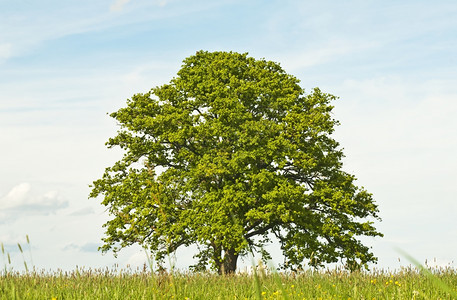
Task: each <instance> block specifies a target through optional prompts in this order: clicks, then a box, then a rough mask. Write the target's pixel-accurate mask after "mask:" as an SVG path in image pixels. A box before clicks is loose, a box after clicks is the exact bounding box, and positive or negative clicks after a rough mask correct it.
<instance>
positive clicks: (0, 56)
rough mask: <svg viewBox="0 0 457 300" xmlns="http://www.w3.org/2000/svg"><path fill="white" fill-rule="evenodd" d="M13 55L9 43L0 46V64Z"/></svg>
mask: <svg viewBox="0 0 457 300" xmlns="http://www.w3.org/2000/svg"><path fill="white" fill-rule="evenodd" d="M12 54H13V46H12V45H11V44H10V43H3V44H0V63H2V62H3V61H4V60H7V59H8V58H10V57H11V55H12Z"/></svg>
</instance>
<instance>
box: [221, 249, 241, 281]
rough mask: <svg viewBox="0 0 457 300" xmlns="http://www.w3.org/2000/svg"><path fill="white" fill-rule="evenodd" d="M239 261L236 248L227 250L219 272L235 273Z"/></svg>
mask: <svg viewBox="0 0 457 300" xmlns="http://www.w3.org/2000/svg"><path fill="white" fill-rule="evenodd" d="M237 261H238V253H236V252H235V250H234V249H227V250H225V254H224V259H223V260H222V262H221V267H220V270H219V274H222V273H224V274H226V275H227V274H233V273H235V271H236V263H237Z"/></svg>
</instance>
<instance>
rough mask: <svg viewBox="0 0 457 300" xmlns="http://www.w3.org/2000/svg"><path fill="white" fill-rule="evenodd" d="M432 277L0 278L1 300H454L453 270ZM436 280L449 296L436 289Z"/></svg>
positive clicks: (84, 274) (115, 274)
mask: <svg viewBox="0 0 457 300" xmlns="http://www.w3.org/2000/svg"><path fill="white" fill-rule="evenodd" d="M431 271H432V273H433V274H434V275H433V277H430V276H428V275H427V274H424V273H422V272H420V270H418V269H413V268H409V269H402V270H401V271H398V272H396V273H389V272H386V271H373V272H369V273H368V272H365V273H352V274H351V273H347V272H344V271H337V270H336V271H328V272H311V271H309V272H304V273H300V274H287V275H286V274H281V273H276V274H275V273H273V274H262V273H260V274H258V277H257V279H258V281H256V279H255V277H254V276H253V275H246V274H245V275H232V276H217V275H214V274H198V273H194V274H186V273H175V274H174V275H173V276H172V275H170V274H151V273H149V272H132V271H120V272H119V271H110V270H78V271H74V272H71V273H66V272H56V273H52V274H50V273H45V272H42V273H37V272H28V273H22V274H21V273H17V272H8V273H7V274H4V273H3V274H2V276H0V299H258V298H259V297H260V298H261V299H457V298H456V297H455V296H453V294H454V295H455V293H456V292H457V272H456V270H455V269H450V268H447V269H434V270H431ZM436 280H439V281H440V282H441V283H443V284H445V285H446V286H448V287H451V290H446V289H442V288H440V287H439V286H437V284H436ZM256 282H258V284H257V283H256ZM258 291H260V293H259V292H258ZM259 294H260V295H259Z"/></svg>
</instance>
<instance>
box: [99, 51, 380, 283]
mask: <svg viewBox="0 0 457 300" xmlns="http://www.w3.org/2000/svg"><path fill="white" fill-rule="evenodd" d="M335 99H336V97H335V96H332V95H330V94H326V93H323V92H322V91H321V90H319V89H318V88H315V89H314V90H312V91H311V92H310V93H305V91H304V89H302V88H301V87H300V85H299V80H298V79H297V78H296V77H294V76H292V75H289V74H287V73H286V72H285V71H284V70H283V69H282V68H281V67H280V65H279V64H278V63H275V62H271V61H267V60H265V59H260V60H256V59H254V58H252V57H249V56H248V55H247V54H239V53H234V52H206V51H199V52H197V53H196V54H195V55H192V56H190V57H188V58H186V59H185V60H184V61H183V65H182V68H181V69H180V70H179V72H178V73H177V76H176V77H175V78H173V79H172V80H171V81H170V83H168V84H165V85H162V86H158V87H155V88H153V89H151V91H150V92H148V93H145V94H136V95H134V96H133V97H132V98H131V99H129V100H128V101H127V105H126V107H124V108H121V109H119V110H118V111H117V112H114V113H112V114H111V116H112V117H113V118H115V119H116V120H117V121H118V123H119V125H120V129H119V131H118V133H117V135H116V136H115V137H113V138H110V139H109V141H108V142H107V146H108V147H110V148H111V147H116V146H118V147H120V148H122V149H123V150H124V156H123V157H122V158H121V159H120V160H119V161H118V162H116V163H115V164H114V165H113V166H111V167H108V168H107V169H106V170H105V172H104V174H103V177H102V178H101V179H99V180H96V181H94V183H93V185H92V192H91V194H90V197H93V198H95V197H97V196H102V198H103V200H102V204H103V205H105V206H106V207H107V209H108V211H109V213H110V214H111V215H112V219H110V220H109V221H108V222H107V223H106V224H105V225H104V227H105V228H106V236H105V237H104V238H103V241H104V245H103V246H102V247H101V249H102V250H103V251H108V250H113V251H115V252H117V251H119V250H120V249H122V248H123V247H126V246H129V245H132V244H140V245H142V246H145V247H147V248H148V249H149V250H150V251H151V252H152V253H153V254H154V256H155V258H156V259H157V260H159V261H161V260H162V259H163V258H164V256H166V255H167V253H170V252H173V251H176V250H177V249H178V248H179V247H185V246H190V245H197V246H198V249H199V251H198V253H197V254H196V256H195V258H196V259H197V263H196V265H195V267H196V268H204V267H205V266H208V265H210V266H211V267H212V268H213V269H214V270H216V271H218V273H219V274H222V273H230V272H234V271H235V270H236V265H237V260H238V258H239V257H240V256H244V255H246V254H248V253H249V252H251V251H256V252H258V253H261V254H262V255H263V257H264V258H268V257H269V253H268V252H267V251H266V250H265V248H264V247H263V246H264V245H265V244H266V243H269V242H270V241H271V240H272V238H273V239H276V240H277V241H278V242H279V244H280V247H281V250H282V251H283V254H284V257H285V263H284V267H285V268H290V269H295V268H298V267H300V266H301V265H302V264H303V263H304V262H308V264H310V265H311V266H315V267H318V266H321V265H323V264H325V263H332V262H338V261H341V262H342V263H343V264H345V266H347V267H348V268H350V269H356V268H359V267H361V266H366V265H367V263H370V262H376V257H375V256H374V255H373V253H372V252H371V250H370V248H369V247H367V246H365V245H364V244H363V243H362V242H361V241H360V237H362V236H382V234H381V233H380V232H378V231H377V230H376V228H375V227H374V223H373V222H374V221H375V220H377V219H378V220H379V216H378V207H377V205H376V204H375V202H374V201H373V198H372V195H371V194H370V193H368V192H367V191H366V190H365V189H363V188H360V187H358V186H356V185H355V180H356V178H355V177H354V176H353V175H351V174H348V173H347V172H345V171H343V169H342V167H343V164H342V158H343V152H342V148H341V147H340V145H339V143H338V142H337V141H335V140H334V139H333V138H332V133H333V131H334V128H335V126H336V125H338V121H336V120H335V119H334V118H333V117H332V108H333V106H332V105H330V103H331V101H333V100H335Z"/></svg>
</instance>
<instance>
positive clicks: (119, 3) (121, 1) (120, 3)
mask: <svg viewBox="0 0 457 300" xmlns="http://www.w3.org/2000/svg"><path fill="white" fill-rule="evenodd" d="M130 1H131V0H116V1H115V2H114V3H113V4H112V5H111V6H110V11H122V10H123V9H124V6H125V5H126V4H127V3H129V2H130Z"/></svg>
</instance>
